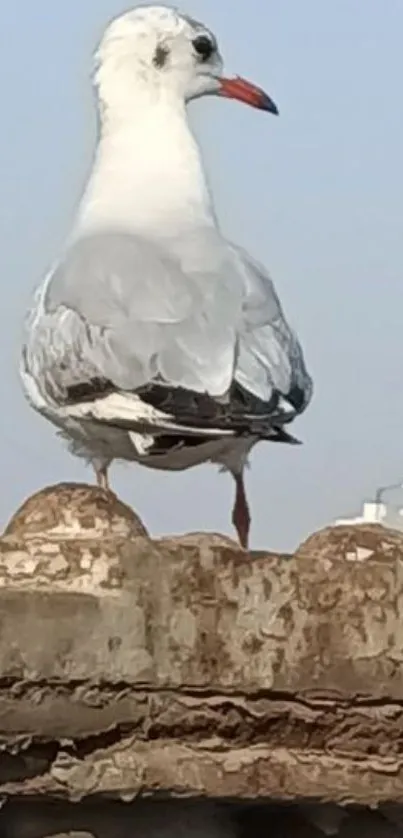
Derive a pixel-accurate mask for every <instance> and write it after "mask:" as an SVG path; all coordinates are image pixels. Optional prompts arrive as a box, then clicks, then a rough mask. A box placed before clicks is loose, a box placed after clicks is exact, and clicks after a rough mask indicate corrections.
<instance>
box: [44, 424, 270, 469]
mask: <svg viewBox="0 0 403 838" xmlns="http://www.w3.org/2000/svg"><path fill="white" fill-rule="evenodd" d="M56 424H59V423H56ZM60 426H61V430H60V433H61V435H62V436H63V437H64V438H65V439H66V440H67V442H68V445H69V448H70V450H71V452H72V453H73V454H75V455H76V456H79V457H83V458H84V459H86V460H89V461H91V460H95V459H98V460H111V461H112V460H126V461H133V462H137V463H140V465H143V466H146V467H147V468H153V469H160V470H162V471H184V470H186V469H188V468H193V467H194V466H197V465H200V464H201V463H205V462H215V463H217V464H219V465H223V466H224V467H226V468H231V466H232V464H233V463H234V462H236V461H237V460H238V459H239V457H244V456H245V455H246V452H248V451H249V450H250V448H251V446H252V445H253V442H254V441H255V440H254V438H249V437H248V438H247V439H245V438H243V439H240V438H234V437H228V436H224V437H217V438H214V439H211V438H210V439H208V440H205V439H203V438H199V437H197V438H194V439H181V438H180V437H179V436H177V437H176V436H172V437H166V436H155V437H153V436H151V435H143V434H137V433H130V432H127V431H124V430H121V429H120V428H114V427H108V426H105V425H100V424H97V423H93V422H80V421H79V420H76V419H74V420H73V419H70V420H69V421H68V422H66V421H64V422H63V424H62V423H60ZM231 470H232V469H231Z"/></svg>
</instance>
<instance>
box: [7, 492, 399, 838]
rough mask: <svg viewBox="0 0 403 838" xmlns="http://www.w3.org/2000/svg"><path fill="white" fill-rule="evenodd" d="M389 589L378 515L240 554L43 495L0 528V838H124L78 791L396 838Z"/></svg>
mask: <svg viewBox="0 0 403 838" xmlns="http://www.w3.org/2000/svg"><path fill="white" fill-rule="evenodd" d="M402 597H403V536H402V534H400V533H395V532H393V531H389V530H386V529H384V528H382V527H379V526H375V527H374V526H371V527H362V526H361V527H336V528H328V529H327V530H323V531H322V532H320V533H317V534H315V535H313V536H311V537H310V538H309V539H308V540H307V541H305V543H304V544H303V545H301V547H299V548H298V550H297V551H296V553H295V555H294V556H277V555H274V554H272V553H263V552H261V551H259V552H252V553H251V554H246V553H245V552H243V551H242V550H240V549H239V548H238V546H237V544H236V543H235V542H234V541H233V540H232V539H230V538H227V537H225V536H221V535H219V534H212V535H206V534H202V533H191V534H187V535H183V536H176V537H174V538H158V539H152V538H151V537H150V536H149V535H148V533H147V531H146V529H145V527H144V526H143V524H142V522H141V521H140V519H139V518H138V517H137V515H136V514H135V513H134V512H132V510H130V509H129V508H128V507H127V506H125V505H124V504H122V503H121V502H120V501H119V500H118V499H117V498H116V496H115V495H113V494H112V493H108V492H103V491H102V490H99V489H97V488H95V487H88V486H81V485H74V484H61V485H60V486H57V487H50V488H49V489H46V490H44V491H43V492H40V493H38V494H37V495H35V496H33V498H31V499H29V500H28V501H27V502H26V503H25V504H24V505H23V506H22V507H21V509H20V510H19V512H18V513H16V515H15V516H14V517H13V519H12V520H11V522H10V524H9V525H8V527H7V528H6V531H5V533H4V535H3V537H2V538H1V539H0V749H1V755H0V796H1V799H2V800H3V801H4V805H3V808H2V809H1V810H0V834H3V832H4V834H5V835H6V836H7V835H10V836H11V835H15V836H18V838H24V836H25V835H26V838H31V834H32V838H36V836H37V838H42V836H43V835H45V834H59V835H60V834H62V833H63V834H67V833H77V832H89V833H90V834H93V835H95V836H98V835H104V834H105V835H107V834H112V832H113V834H114V835H119V834H120V833H119V829H120V830H121V834H122V836H123V835H125V834H129V832H130V829H132V826H130V825H128V821H125V822H124V824H123V821H122V822H121V825H120V827H119V825H118V826H116V824H115V826H113V828H112V826H110V832H109V833H108V831H107V828H106V826H105V824H106V821H107V820H108V817H109V815H108V813H107V812H106V810H105V813H104V814H103V816H102V822H101V821H100V820H99V819H98V821H97V817H98V815H97V817H96V816H95V814H94V813H93V815H91V818H92V820H91V818H89V820H88V817H87V815H88V812H89V809H88V805H89V804H88V801H89V800H90V799H91V797H92V796H93V795H96V796H97V799H98V801H100V800H101V799H103V800H104V801H109V802H108V803H106V802H105V806H106V807H107V808H108V807H112V808H113V806H115V805H116V806H122V805H123V804H122V803H121V802H119V801H124V803H125V806H124V807H123V808H124V811H125V813H127V812H129V813H130V812H132V811H134V810H136V813H135V818H136V823H137V821H138V818H140V815H141V812H140V811H139V809H138V806H139V805H140V804H139V803H138V802H137V798H138V797H139V796H140V797H141V796H142V795H144V794H147V795H154V796H155V797H156V800H155V801H154V803H153V805H155V806H156V805H157V802H158V801H159V802H158V805H160V804H161V805H162V803H161V801H160V798H161V796H163V797H169V798H176V800H174V801H173V805H174V806H175V807H179V806H182V805H183V804H182V803H180V802H179V798H183V797H184V796H185V797H188V798H191V799H194V800H195V801H197V800H200V798H210V799H211V800H215V801H216V802H217V804H218V801H222V802H225V801H232V804H231V806H230V810H231V813H232V808H233V806H235V803H234V801H238V802H243V803H242V805H243V806H244V807H245V806H246V805H248V806H249V805H251V804H253V808H252V809H247V815H245V809H244V808H243V809H242V811H241V810H239V808H237V809H236V819H235V821H236V823H235V822H234V821H233V818H232V814H231V818H230V821H228V820H225V818H226V817H227V815H225V818H224V820H225V824H226V825H224V826H223V824H224V821H223V820H221V821H220V826H219V830H223V829H224V831H225V830H226V829H229V830H230V832H229V833H228V834H229V835H234V836H235V835H238V834H239V835H240V836H241V838H243V836H244V835H245V836H246V834H248V835H249V833H247V832H245V829H246V830H247V829H248V828H249V829H250V825H251V823H252V820H253V818H254V819H255V821H256V828H254V832H253V834H254V836H259V835H266V834H267V832H268V828H269V827H268V824H270V825H271V826H270V833H271V834H273V835H278V836H282V835H284V836H286V835H294V834H298V835H302V836H304V835H306V836H307V838H310V836H312V838H315V836H318V835H331V834H338V835H341V836H342V838H349V836H350V835H353V834H354V835H356V834H357V832H358V830H361V831H363V832H364V834H365V835H367V836H368V838H371V836H372V835H373V836H374V838H375V836H380V838H382V837H383V836H385V838H388V836H390V838H394V836H399V835H403V815H402V811H403V666H402V658H403V644H402V639H401V638H402V634H401V626H402V616H403V615H402V602H403V599H402ZM33 798H35V800H36V801H38V800H42V801H56V800H58V801H59V802H58V806H59V807H60V806H62V807H63V806H64V807H65V808H64V810H63V811H64V812H65V813H67V814H65V815H63V818H64V820H63V818H62V819H60V817H61V816H60V817H59V814H58V815H57V818H56V820H57V824H56V826H55V822H54V812H53V814H52V812H51V811H50V809H49V810H48V814H47V815H46V817H47V821H46V825H44V824H43V817H44V814H43V809H41V813H40V817H39V816H38V814H37V812H38V810H37V808H35V811H34V810H33V809H30V808H29V807H32V806H34V804H33V803H32V802H31V801H32V799H33ZM268 800H275V801H276V806H274V808H273V805H271V807H270V806H269V804H268V803H267V801H268ZM71 801H73V803H74V805H73V807H72V808H70V807H71V806H72V803H71ZM80 801H81V802H80ZM263 801H266V803H265V806H262V805H261V804H262V802H263ZM17 803H18V807H17V808H15V806H16V805H17ZM258 804H259V805H258ZM36 805H37V804H35V806H36ZM52 805H53V804H52ZM205 805H207V804H205ZM357 806H359V807H361V809H359V810H357V809H356V808H354V807H357ZM86 807H87V808H86ZM136 807H137V808H136ZM226 807H228V803H226ZM367 807H375V808H376V809H377V811H376V812H373V811H369V810H368V808H367ZM98 808H99V807H98ZM235 808H236V806H235ZM108 811H109V810H108ZM116 811H117V810H116ZM119 811H120V810H119ZM122 811H123V810H122ZM161 811H162V810H161ZM172 811H174V810H172ZM175 811H177V809H175ZM186 811H188V810H186ZM195 811H196V810H195V809H193V810H192V812H193V813H194V812H195ZM200 811H201V810H200ZM209 811H210V810H209ZM222 811H223V810H222V809H221V808H220V818H222V817H224V816H223V815H222ZM27 812H28V813H29V816H28V815H26V817H25V815H24V813H27ZM78 812H79V813H81V814H80V817H79V818H78V820H77V817H78V816H77V813H78ZM214 812H215V814H214V818H215V817H216V812H217V810H214ZM225 812H226V813H228V808H225ZM35 813H36V814H35ZM68 813H70V814H71V816H70V814H68ZM73 814H74V817H73ZM202 814H203V813H202ZM23 815H24V817H23ZM34 815H35V817H34ZM67 815H68V816H67ZM84 815H85V817H87V820H85V817H84ZM209 816H210V815H209ZM38 817H39V821H38V822H39V826H38V827H35V823H36V821H35V818H37V819H38ZM110 817H111V818H112V815H111V816H110ZM119 817H121V816H119ZM147 817H148V816H147ZM200 817H201V815H200ZM203 817H204V814H203ZM24 818H25V820H24ZM41 818H42V820H41ZM52 818H53V820H52ZM83 818H84V819H83ZM245 819H246V820H245ZM112 820H113V818H112ZM162 820H164V818H163V819H162ZM108 822H109V821H108ZM110 823H112V821H110ZM130 823H131V821H130ZM228 823H230V825H229V826H228ZM234 823H235V825H234ZM30 824H31V826H30ZM122 824H123V825H122ZM245 824H246V825H245ZM273 824H277V826H276V831H273V830H272V825H273ZM32 825H33V826H32ZM36 828H37V832H36V833H35V829H36ZM158 828H159V827H158ZM161 828H162V827H161ZM214 828H215V827H214ZM30 829H31V832H30V831H29V830H30ZM32 829H34V832H32ZM49 829H51V830H52V831H51V832H49V831H46V830H49ZM192 829H193V827H192ZM195 829H199V826H198V825H196V827H195ZM209 829H210V827H208V830H209ZM2 830H3V832H2ZM38 830H39V831H38ZM44 830H45V831H44ZM125 830H126V831H125ZM208 830H207V832H208V834H209V835H211V834H212V833H211V830H210V831H208ZM234 830H235V832H234ZM190 831H191V830H188V832H190ZM131 834H132V833H131ZM139 834H141V833H139ZM147 834H148V833H147ZM199 834H200V836H201V835H202V834H207V833H206V829H205V830H204V833H202V832H200V829H199ZM220 834H221V835H222V834H223V833H222V831H221V832H220ZM150 835H151V833H150ZM156 835H157V833H156ZM163 835H164V836H165V833H161V836H163ZM167 835H168V833H167ZM195 838H196V833H195Z"/></svg>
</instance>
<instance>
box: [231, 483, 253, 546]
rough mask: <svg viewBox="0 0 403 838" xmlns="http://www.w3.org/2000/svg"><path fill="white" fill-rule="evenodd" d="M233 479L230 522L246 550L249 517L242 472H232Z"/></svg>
mask: <svg viewBox="0 0 403 838" xmlns="http://www.w3.org/2000/svg"><path fill="white" fill-rule="evenodd" d="M234 480H235V486H236V489H235V502H234V508H233V510H232V523H233V525H234V527H235V529H236V531H237V535H238V540H239V543H240V545H241V547H243V549H244V550H247V549H248V545H249V530H250V522H251V517H250V513H249V506H248V501H247V498H246V492H245V484H244V480H243V474H234Z"/></svg>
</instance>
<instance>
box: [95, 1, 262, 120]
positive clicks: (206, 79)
mask: <svg viewBox="0 0 403 838" xmlns="http://www.w3.org/2000/svg"><path fill="white" fill-rule="evenodd" d="M95 83H96V85H97V87H98V91H99V97H100V99H101V102H102V105H103V106H104V107H105V108H107V109H109V108H112V109H114V107H118V108H122V107H123V108H130V105H131V104H132V103H133V104H134V102H135V100H136V99H138V97H139V95H140V94H141V93H143V94H144V93H146V95H147V96H148V97H152V99H153V100H154V101H158V99H160V98H161V97H171V98H175V99H179V100H181V101H182V102H188V101H190V100H191V99H195V98H197V97H199V96H204V95H207V94H210V95H211V94H213V95H218V96H226V97H229V98H232V99H239V100H241V101H243V102H246V103H247V104H249V105H252V106H254V107H256V108H260V109H262V110H267V111H271V113H277V108H276V106H275V104H274V102H273V101H272V100H271V99H270V98H269V96H268V95H267V94H266V93H264V92H263V90H261V89H260V88H258V87H256V86H255V85H253V84H251V83H250V82H247V81H245V80H244V79H241V78H239V77H235V78H230V79H229V78H225V77H224V76H223V62H222V58H221V55H220V52H219V49H218V46H217V41H216V39H215V37H214V35H213V34H212V32H210V31H209V30H208V29H207V28H206V27H205V26H203V24H201V23H198V21H196V20H193V19H192V18H190V17H187V16H185V15H183V14H180V13H179V12H178V11H177V10H176V9H173V8H170V7H168V6H140V7H138V8H136V9H133V10H132V11H129V12H126V13H125V14H123V15H121V16H120V17H118V18H116V19H115V20H114V21H112V23H111V24H110V25H109V26H108V28H107V30H106V32H105V34H104V36H103V38H102V41H101V44H100V46H99V49H98V51H97V54H96V74H95Z"/></svg>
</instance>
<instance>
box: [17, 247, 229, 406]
mask: <svg viewBox="0 0 403 838" xmlns="http://www.w3.org/2000/svg"><path fill="white" fill-rule="evenodd" d="M204 244H205V246H203V244H202V246H200V243H199V246H198V247H194V246H193V245H192V242H191V241H189V242H188V243H187V247H185V248H184V250H183V252H182V253H181V259H180V260H179V258H177V257H176V256H175V251H174V253H173V255H172V256H171V255H168V254H167V253H166V252H165V251H164V250H162V249H161V248H160V247H159V246H158V245H157V244H154V243H153V242H148V241H146V240H143V239H140V238H137V237H135V236H132V235H125V234H112V235H111V234H109V235H106V234H105V235H100V234H98V235H96V236H93V237H88V238H85V239H82V240H81V241H78V242H76V243H75V245H74V246H72V247H71V248H70V249H69V250H68V251H67V253H66V255H65V257H64V259H63V260H62V261H61V262H60V264H59V265H58V267H57V268H56V269H55V270H54V271H53V273H52V274H51V275H50V276H49V277H48V279H47V281H46V283H45V285H44V286H43V288H42V290H41V293H40V297H39V300H38V302H37V307H36V311H35V312H34V314H33V317H31V322H30V325H29V329H28V335H27V341H26V347H25V358H26V365H27V367H28V368H29V369H30V371H31V373H32V375H33V376H34V377H35V379H36V383H37V385H38V386H39V388H40V390H41V392H42V393H43V394H45V396H48V397H50V398H51V399H52V400H53V401H55V402H56V403H58V402H63V401H64V400H65V398H66V394H67V393H68V391H69V389H70V388H71V387H74V386H76V385H81V384H84V385H85V383H86V382H88V381H93V380H107V381H108V382H111V383H112V385H113V386H114V387H115V388H117V389H119V388H120V389H122V390H132V391H135V390H138V389H139V388H141V387H142V386H144V385H146V384H147V383H148V382H150V381H159V382H165V383H169V384H171V385H173V386H174V387H181V388H184V389H189V390H192V391H195V392H201V393H209V394H210V395H211V396H222V395H223V394H225V393H226V392H227V391H228V390H229V388H230V385H231V381H232V377H233V369H234V363H235V351H236V335H237V330H238V326H239V321H240V317H241V311H242V293H243V289H242V283H241V281H240V280H239V281H237V277H236V274H235V271H234V267H233V264H232V261H231V260H232V254H231V251H230V250H229V249H227V248H225V247H223V246H222V241H221V246H220V247H219V246H218V243H217V242H216V241H215V239H214V238H212V239H211V240H207V241H206V242H205V243H204ZM195 254H196V255H195ZM197 254H202V257H203V265H202V267H200V266H199V265H198V264H197Z"/></svg>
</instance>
